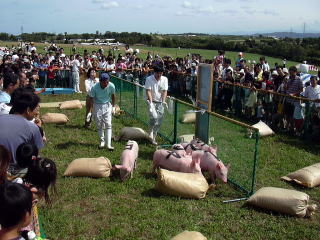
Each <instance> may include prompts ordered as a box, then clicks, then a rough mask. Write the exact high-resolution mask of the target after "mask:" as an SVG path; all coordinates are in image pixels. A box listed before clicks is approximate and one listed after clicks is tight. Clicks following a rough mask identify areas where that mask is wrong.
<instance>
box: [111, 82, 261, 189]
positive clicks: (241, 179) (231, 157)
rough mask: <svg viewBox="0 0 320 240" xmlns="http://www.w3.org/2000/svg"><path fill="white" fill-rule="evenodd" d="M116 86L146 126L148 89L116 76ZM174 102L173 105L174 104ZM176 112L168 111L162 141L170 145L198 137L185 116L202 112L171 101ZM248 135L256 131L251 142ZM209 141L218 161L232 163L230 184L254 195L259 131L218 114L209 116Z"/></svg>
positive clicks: (124, 106) (120, 98) (125, 104)
mask: <svg viewBox="0 0 320 240" xmlns="http://www.w3.org/2000/svg"><path fill="white" fill-rule="evenodd" d="M111 81H112V82H113V83H114V84H115V86H116V91H117V98H118V101H117V102H118V103H119V105H120V107H121V108H122V109H123V110H124V111H126V112H127V113H128V114H130V115H132V116H133V117H134V118H136V119H137V120H139V121H141V122H142V123H144V124H146V125H147V124H148V122H149V115H148V111H147V104H146V100H145V89H144V88H143V87H142V86H140V85H137V84H135V83H132V82H129V81H127V80H123V79H120V78H117V77H114V76H112V77H111ZM170 101H173V102H172V103H170ZM167 102H168V103H169V105H172V106H173V108H170V109H171V110H172V111H166V113H165V117H164V121H163V124H162V127H161V129H160V131H159V134H160V135H161V137H162V138H163V139H164V140H165V141H166V142H168V143H170V144H172V143H176V142H177V139H178V137H179V136H180V135H184V134H195V123H183V118H184V114H186V113H190V112H195V111H198V110H199V109H197V108H195V107H194V106H192V105H191V104H188V103H185V102H182V101H180V100H177V99H174V98H171V99H169V100H168V101H167ZM248 131H252V133H253V134H252V136H253V137H251V138H249V137H248ZM208 132H209V138H210V139H214V141H213V142H211V144H212V145H216V146H217V147H218V157H219V159H220V160H221V161H223V162H224V163H225V164H228V163H230V164H231V168H230V171H229V176H228V181H229V182H230V183H232V184H234V185H235V186H236V187H238V188H239V189H241V190H242V191H243V192H244V193H245V194H247V195H251V194H252V193H253V192H254V188H255V178H256V177H255V173H256V164H257V156H258V144H259V134H258V132H257V130H256V129H253V128H251V127H250V126H249V125H246V124H244V123H241V122H237V121H235V120H232V119H229V118H226V117H224V116H221V115H219V114H216V113H211V112H210V113H209V128H208Z"/></svg>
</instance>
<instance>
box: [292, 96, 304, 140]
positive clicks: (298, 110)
mask: <svg viewBox="0 0 320 240" xmlns="http://www.w3.org/2000/svg"><path fill="white" fill-rule="evenodd" d="M293 119H294V130H295V135H296V136H301V132H302V127H303V121H304V110H303V106H302V104H301V103H300V101H298V102H295V103H294V112H293Z"/></svg>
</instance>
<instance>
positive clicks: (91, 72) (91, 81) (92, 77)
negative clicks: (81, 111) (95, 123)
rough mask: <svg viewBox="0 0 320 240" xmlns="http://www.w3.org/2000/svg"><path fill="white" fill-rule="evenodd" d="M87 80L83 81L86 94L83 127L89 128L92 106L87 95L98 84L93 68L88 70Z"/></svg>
mask: <svg viewBox="0 0 320 240" xmlns="http://www.w3.org/2000/svg"><path fill="white" fill-rule="evenodd" d="M87 76H88V79H87V80H85V81H84V84H85V87H86V92H87V98H86V119H85V124H84V126H85V127H89V126H90V123H91V121H92V105H91V104H90V97H89V93H90V91H91V88H92V87H93V86H94V85H95V84H96V83H97V82H99V78H97V77H96V76H97V73H96V70H95V69H94V68H89V70H88V73H87Z"/></svg>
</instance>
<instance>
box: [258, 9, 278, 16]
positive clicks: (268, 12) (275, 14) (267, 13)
mask: <svg viewBox="0 0 320 240" xmlns="http://www.w3.org/2000/svg"><path fill="white" fill-rule="evenodd" d="M261 13H263V14H265V15H271V16H278V15H279V13H277V12H276V11H275V10H268V9H266V10H263V11H262V12H261Z"/></svg>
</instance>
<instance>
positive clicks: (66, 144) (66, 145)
mask: <svg viewBox="0 0 320 240" xmlns="http://www.w3.org/2000/svg"><path fill="white" fill-rule="evenodd" d="M72 146H87V147H96V148H97V150H98V147H97V145H96V144H93V143H83V142H78V141H72V142H71V141H69V142H64V143H59V144H57V145H56V148H57V149H59V150H64V149H68V148H70V147H72Z"/></svg>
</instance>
